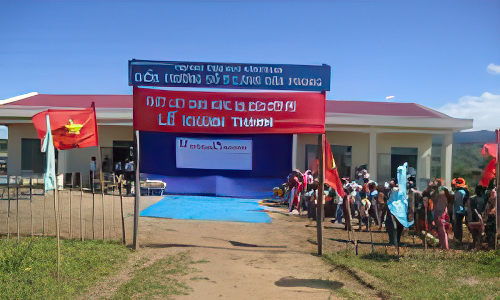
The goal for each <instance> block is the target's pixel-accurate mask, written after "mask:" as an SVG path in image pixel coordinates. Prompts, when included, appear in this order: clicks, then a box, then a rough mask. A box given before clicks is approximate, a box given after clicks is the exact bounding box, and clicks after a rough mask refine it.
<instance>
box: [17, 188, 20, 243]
mask: <svg viewBox="0 0 500 300" xmlns="http://www.w3.org/2000/svg"><path fill="white" fill-rule="evenodd" d="M16 223H17V242H18V243H19V234H20V230H19V185H16Z"/></svg>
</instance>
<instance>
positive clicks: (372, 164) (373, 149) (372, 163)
mask: <svg viewBox="0 0 500 300" xmlns="http://www.w3.org/2000/svg"><path fill="white" fill-rule="evenodd" d="M368 173H370V178H371V179H372V180H374V181H377V132H376V131H375V130H373V129H370V154H369V156H368Z"/></svg>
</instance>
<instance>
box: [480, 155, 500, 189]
mask: <svg viewBox="0 0 500 300" xmlns="http://www.w3.org/2000/svg"><path fill="white" fill-rule="evenodd" d="M496 166H497V159H496V158H493V159H492V160H491V161H490V163H489V164H488V165H487V166H486V168H484V171H483V177H482V178H481V181H479V184H480V185H482V186H484V187H486V188H487V187H488V184H489V183H490V181H491V180H492V179H493V178H495V175H496Z"/></svg>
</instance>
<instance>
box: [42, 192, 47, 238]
mask: <svg viewBox="0 0 500 300" xmlns="http://www.w3.org/2000/svg"><path fill="white" fill-rule="evenodd" d="M46 200H47V193H46V192H45V191H43V213H42V236H45V204H46Z"/></svg>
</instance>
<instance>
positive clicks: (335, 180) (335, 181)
mask: <svg viewBox="0 0 500 300" xmlns="http://www.w3.org/2000/svg"><path fill="white" fill-rule="evenodd" d="M325 183H326V184H328V185H329V186H331V187H332V188H334V189H335V191H336V192H337V193H338V194H339V196H341V197H344V196H345V192H344V187H343V186H342V181H341V180H340V176H339V172H338V171H337V166H336V165H335V159H334V158H333V154H332V150H331V148H330V144H329V143H328V142H327V141H326V140H325Z"/></svg>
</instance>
